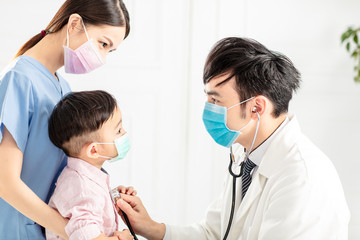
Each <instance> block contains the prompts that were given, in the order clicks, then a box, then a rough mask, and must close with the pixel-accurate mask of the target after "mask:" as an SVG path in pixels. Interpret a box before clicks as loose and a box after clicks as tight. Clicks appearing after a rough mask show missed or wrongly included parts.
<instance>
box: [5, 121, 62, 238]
mask: <svg viewBox="0 0 360 240" xmlns="http://www.w3.org/2000/svg"><path fill="white" fill-rule="evenodd" d="M22 161H23V153H22V152H21V150H20V149H19V148H18V147H17V145H16V142H15V140H14V138H13V137H12V135H11V134H10V132H9V131H8V130H7V129H6V127H5V126H4V129H3V139H2V141H1V143H0V166H1V167H0V197H1V198H3V199H4V200H5V201H6V202H8V203H9V204H10V205H11V206H13V207H14V208H15V209H17V210H18V211H19V212H21V213H22V214H24V215H25V216H26V217H28V218H30V219H32V220H33V221H34V222H36V223H38V224H40V225H41V226H43V227H45V228H47V229H49V230H50V231H52V232H54V233H56V234H58V235H59V236H61V237H62V238H64V239H68V237H67V235H66V233H65V226H66V224H67V220H66V219H64V218H63V217H62V216H61V215H60V214H59V213H58V212H57V211H56V210H54V209H52V208H51V207H49V206H48V205H47V204H46V203H45V202H43V201H42V200H41V199H40V198H39V197H38V196H37V195H36V194H35V193H34V192H33V191H32V190H31V189H30V188H29V187H28V186H27V185H26V184H25V183H24V182H23V181H22V180H21V178H20V173H21V168H22Z"/></svg>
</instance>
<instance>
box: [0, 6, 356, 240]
mask: <svg viewBox="0 0 360 240" xmlns="http://www.w3.org/2000/svg"><path fill="white" fill-rule="evenodd" d="M62 3H63V1H58V0H56V1H55V0H51V1H49V0H33V1H29V0H12V1H10V0H8V1H5V0H0V36H1V38H0V68H1V69H2V68H4V67H5V66H6V65H7V64H8V62H9V61H10V60H11V59H12V57H13V56H14V55H15V53H16V51H17V50H18V49H19V47H20V46H21V45H22V44H23V43H25V41H27V40H28V39H29V38H30V37H32V36H33V35H35V34H36V33H38V32H40V31H41V30H42V29H43V28H45V27H46V25H47V24H48V22H49V21H50V19H51V18H52V17H53V15H54V14H55V12H56V11H57V9H58V8H59V7H60V5H61V4H62ZM125 3H126V4H127V7H128V9H129V12H130V17H131V33H130V36H129V37H128V39H126V40H125V41H124V42H123V43H122V44H121V45H120V47H119V48H118V50H117V51H116V52H114V53H111V54H110V55H109V57H108V59H107V62H108V63H107V64H106V65H105V66H103V67H102V68H100V69H98V70H95V71H94V72H92V73H90V74H87V75H83V76H75V75H68V74H65V73H64V71H63V69H60V71H59V72H60V73H61V74H62V75H63V77H65V78H66V79H68V80H69V82H70V84H71V86H72V89H73V90H75V91H78V90H89V89H104V90H107V91H109V92H110V93H112V94H113V95H115V96H116V98H117V99H118V102H119V105H120V108H121V110H122V112H123V116H124V122H125V127H126V130H128V132H129V134H130V137H131V143H132V149H131V152H130V153H129V155H128V157H127V158H126V159H125V160H124V161H121V162H118V163H114V164H111V165H109V164H106V165H105V168H106V169H107V170H108V171H109V172H110V174H111V181H112V185H113V186H115V185H119V184H123V185H132V186H134V187H135V188H136V189H137V190H138V194H139V196H140V197H141V198H142V199H143V202H144V204H145V205H146V206H147V208H148V211H149V213H150V215H151V216H152V217H153V218H154V219H155V220H158V221H161V222H166V223H171V224H190V223H192V222H194V221H198V220H200V219H201V218H202V217H203V216H204V212H205V210H206V207H207V205H208V204H209V203H210V202H211V201H212V200H213V199H214V198H215V197H216V196H217V195H218V194H219V192H220V191H221V185H222V179H223V177H224V175H225V174H226V171H227V169H226V166H227V164H228V152H227V150H226V149H224V148H222V147H221V146H218V145H216V144H215V143H214V142H213V140H212V139H211V138H210V136H209V135H208V134H207V133H206V131H205V129H204V127H203V124H202V120H201V115H202V109H203V105H204V101H205V96H204V93H203V84H202V68H203V65H204V62H205V58H206V56H207V54H208V53H209V51H210V49H211V47H212V46H213V44H214V43H215V42H216V41H218V40H220V39H221V38H223V37H228V36H240V37H250V38H254V39H256V40H258V41H260V42H261V43H263V44H264V45H265V46H267V47H268V48H270V49H272V50H276V51H279V52H282V53H284V54H285V55H287V56H288V57H289V58H290V59H291V60H292V61H293V62H294V64H295V66H296V67H297V68H298V69H299V70H300V72H301V73H302V79H303V82H302V86H301V89H300V91H299V92H298V93H297V94H296V95H295V96H294V99H293V101H292V102H291V108H290V111H291V112H295V113H296V114H297V116H298V119H299V122H300V124H301V126H302V130H303V132H304V133H305V134H306V135H307V136H308V137H309V138H310V139H311V140H312V141H314V142H315V144H316V145H317V146H319V148H320V149H322V150H323V151H324V152H325V153H326V154H327V155H328V156H329V157H330V159H331V160H332V161H333V163H334V165H335V166H336V168H337V170H338V173H339V175H340V178H341V180H342V183H343V186H344V190H345V195H346V198H347V201H348V204H349V207H350V211H351V214H352V218H351V222H350V227H349V239H360V228H359V227H360V226H359V225H360V207H359V202H360V191H359V174H358V169H359V167H360V156H359V147H360V145H359V144H360V143H359V134H360V84H355V83H354V81H353V74H354V73H353V71H352V70H353V61H352V59H350V57H349V54H348V53H347V52H346V51H345V48H344V46H341V44H340V36H341V33H342V32H343V31H345V30H346V28H347V27H348V26H351V25H352V26H357V27H358V26H360V17H359V16H360V15H359V9H360V1H358V0H317V1H311V0H302V1H300V0H298V1H295V0H252V1H249V0H236V1H235V0H221V1H220V0H194V1H191V0H166V1H165V0H152V1H147V0H125Z"/></svg>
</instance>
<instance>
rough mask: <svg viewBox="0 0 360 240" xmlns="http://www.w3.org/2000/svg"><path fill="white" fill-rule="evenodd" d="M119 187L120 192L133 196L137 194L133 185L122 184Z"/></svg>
mask: <svg viewBox="0 0 360 240" xmlns="http://www.w3.org/2000/svg"><path fill="white" fill-rule="evenodd" d="M117 189H118V190H119V193H123V194H127V195H133V196H135V195H136V194H137V192H136V190H135V189H134V188H133V187H124V186H122V185H120V186H118V187H117Z"/></svg>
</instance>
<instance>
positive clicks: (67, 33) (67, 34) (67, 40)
mask: <svg viewBox="0 0 360 240" xmlns="http://www.w3.org/2000/svg"><path fill="white" fill-rule="evenodd" d="M81 23H82V25H83V27H84V31H85V35H86V38H87V40H88V41H89V35H88V34H87V31H86V27H85V24H84V21H83V20H82V19H81ZM66 46H67V47H69V28H67V29H66Z"/></svg>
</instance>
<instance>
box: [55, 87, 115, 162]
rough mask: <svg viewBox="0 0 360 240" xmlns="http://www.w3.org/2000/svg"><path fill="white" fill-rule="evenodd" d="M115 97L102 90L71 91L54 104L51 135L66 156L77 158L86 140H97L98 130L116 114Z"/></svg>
mask: <svg viewBox="0 0 360 240" xmlns="http://www.w3.org/2000/svg"><path fill="white" fill-rule="evenodd" d="M116 107H117V103H116V99H115V98H114V97H113V96H112V95H111V94H109V93H107V92H105V91H101V90H95V91H81V92H71V93H68V94H67V95H65V96H64V97H63V98H62V99H61V100H60V101H59V103H58V104H57V105H56V106H55V107H54V110H53V112H52V113H51V116H50V119H49V138H50V140H51V142H52V143H53V144H54V145H55V146H57V147H58V148H60V149H62V150H63V151H64V152H65V153H66V155H68V156H71V157H78V154H79V153H80V150H81V148H82V147H83V146H84V145H85V144H86V143H87V142H92V141H98V140H97V139H96V138H97V135H96V131H97V130H98V129H100V128H101V126H102V125H103V124H104V123H105V122H106V121H107V120H108V119H109V118H111V117H112V116H113V114H114V111H115V108H116Z"/></svg>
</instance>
